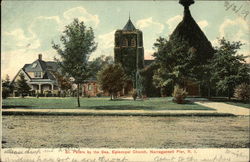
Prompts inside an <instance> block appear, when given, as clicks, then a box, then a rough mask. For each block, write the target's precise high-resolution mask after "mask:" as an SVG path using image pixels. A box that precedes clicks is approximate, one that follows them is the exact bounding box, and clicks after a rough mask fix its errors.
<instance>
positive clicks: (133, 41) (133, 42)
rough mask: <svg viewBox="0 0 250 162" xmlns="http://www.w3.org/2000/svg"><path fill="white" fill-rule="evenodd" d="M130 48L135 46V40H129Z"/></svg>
mask: <svg viewBox="0 0 250 162" xmlns="http://www.w3.org/2000/svg"><path fill="white" fill-rule="evenodd" d="M131 46H132V47H135V46H136V40H135V38H133V39H131Z"/></svg>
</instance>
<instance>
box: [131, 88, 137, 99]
mask: <svg viewBox="0 0 250 162" xmlns="http://www.w3.org/2000/svg"><path fill="white" fill-rule="evenodd" d="M132 97H133V99H134V101H135V100H136V98H137V91H136V89H134V90H133V93H132Z"/></svg>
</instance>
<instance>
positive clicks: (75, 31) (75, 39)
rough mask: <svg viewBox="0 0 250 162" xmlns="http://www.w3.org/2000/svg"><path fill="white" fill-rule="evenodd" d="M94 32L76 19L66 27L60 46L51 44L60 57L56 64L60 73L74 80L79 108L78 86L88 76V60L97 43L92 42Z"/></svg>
mask: <svg viewBox="0 0 250 162" xmlns="http://www.w3.org/2000/svg"><path fill="white" fill-rule="evenodd" d="M94 38H95V37H94V32H93V29H92V28H91V27H89V28H87V27H86V26H85V24H84V22H79V20H78V19H74V21H73V22H72V23H71V24H69V25H67V26H66V29H65V30H64V31H63V35H62V36H61V38H60V40H61V44H62V47H61V45H59V44H55V43H53V48H54V49H55V50H56V51H57V53H58V54H59V55H60V57H61V59H59V60H58V64H59V66H60V67H61V69H62V73H63V74H65V75H67V76H69V77H72V78H74V82H75V83H76V84H77V104H78V107H80V99H79V93H80V84H81V83H83V82H84V80H86V79H87V78H88V77H89V76H90V71H89V68H88V59H89V56H90V54H91V53H92V52H93V51H95V50H96V48H97V43H96V42H95V41H94Z"/></svg>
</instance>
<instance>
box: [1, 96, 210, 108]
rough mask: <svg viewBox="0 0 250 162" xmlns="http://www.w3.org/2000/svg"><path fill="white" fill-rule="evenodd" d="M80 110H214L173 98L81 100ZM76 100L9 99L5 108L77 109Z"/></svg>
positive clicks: (4, 102) (4, 104)
mask: <svg viewBox="0 0 250 162" xmlns="http://www.w3.org/2000/svg"><path fill="white" fill-rule="evenodd" d="M80 102H81V107H80V109H95V110H214V109H211V108H207V107H204V106H200V105H197V104H194V103H192V102H189V103H186V104H176V103H173V102H172V101H171V98H149V99H146V100H143V101H142V100H137V101H133V100H128V99H120V100H117V101H111V100H110V99H109V98H81V99H80ZM76 104H77V102H76V98H55V97H54V98H8V99H4V100H3V108H27V109H47V108H51V109H58V108H59V109H76V108H78V107H77V106H76Z"/></svg>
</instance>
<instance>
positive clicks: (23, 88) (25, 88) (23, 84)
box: [16, 73, 31, 97]
mask: <svg viewBox="0 0 250 162" xmlns="http://www.w3.org/2000/svg"><path fill="white" fill-rule="evenodd" d="M19 77H20V79H18V80H17V83H16V89H17V93H19V94H20V95H21V97H24V96H26V95H27V94H29V92H30V89H31V88H30V86H29V85H28V83H27V80H26V79H25V76H24V74H23V73H20V75H19Z"/></svg>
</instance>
